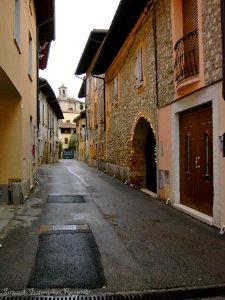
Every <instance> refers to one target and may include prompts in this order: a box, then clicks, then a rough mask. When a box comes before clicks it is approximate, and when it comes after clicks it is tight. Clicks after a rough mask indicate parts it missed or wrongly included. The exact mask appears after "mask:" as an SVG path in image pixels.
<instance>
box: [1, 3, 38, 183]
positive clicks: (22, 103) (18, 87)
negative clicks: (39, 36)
mask: <svg viewBox="0 0 225 300" xmlns="http://www.w3.org/2000/svg"><path fill="white" fill-rule="evenodd" d="M31 4H32V5H31V7H32V14H31V13H30V9H29V1H28V0H23V1H21V16H20V46H19V47H18V46H17V44H16V43H15V41H14V1H12V0H10V1H9V0H1V1H0V20H1V26H0V45H1V51H0V71H1V69H2V70H3V71H4V72H3V73H4V74H7V76H6V79H7V80H6V82H5V79H4V80H3V78H2V76H1V72H0V112H1V114H2V113H3V112H5V113H7V122H2V120H1V123H0V124H1V126H0V132H3V131H4V132H5V129H6V126H9V127H10V128H11V129H10V130H11V131H10V130H9V132H11V133H13V136H16V137H17V138H16V139H15V140H14V146H13V147H12V150H11V151H12V153H10V157H14V163H13V168H12V163H11V162H9V160H4V161H3V158H2V157H1V158H0V159H1V160H2V161H1V166H0V167H1V170H4V171H3V172H1V175H0V184H2V183H3V181H4V182H5V180H6V178H8V176H10V177H13V178H15V177H19V178H21V179H22V180H23V181H28V180H29V179H31V178H32V174H31V171H32V170H33V171H35V170H36V167H35V165H34V163H35V158H34V157H33V156H32V152H31V146H32V144H33V142H34V136H33V137H32V139H33V140H32V141H31V130H30V119H32V131H33V133H35V130H36V129H35V127H34V126H35V125H36V108H37V107H36V101H37V94H36V88H37V74H36V69H37V66H36V43H37V41H36V15H35V9H34V1H32V3H31ZM29 32H30V34H31V37H32V74H31V76H30V77H29V76H28V70H29V68H28V57H29ZM12 95H14V96H16V97H17V98H18V99H17V100H15V99H14V100H12V99H10V101H11V102H10V107H8V102H9V99H8V98H9V97H12ZM6 107H8V108H9V110H7V112H6ZM19 114H20V117H19ZM11 126H13V127H11ZM32 135H33V134H32ZM18 137H19V138H18ZM4 144H5V145H4V147H5V149H8V151H10V150H9V149H11V145H12V142H11V137H9V138H6V136H5V137H4ZM0 151H3V150H0ZM4 151H5V152H6V150H4ZM0 153H2V152H0ZM1 156H2V155H1ZM3 166H4V169H3ZM13 170H15V172H14V171H13Z"/></svg>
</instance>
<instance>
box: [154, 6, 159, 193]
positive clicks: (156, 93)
mask: <svg viewBox="0 0 225 300" xmlns="http://www.w3.org/2000/svg"><path fill="white" fill-rule="evenodd" d="M152 28H153V37H154V56H155V139H156V152H155V153H156V193H157V196H158V197H159V160H158V145H159V142H158V96H159V90H158V62H157V59H158V53H157V24H156V11H155V3H154V6H153V20H152Z"/></svg>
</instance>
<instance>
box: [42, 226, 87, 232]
mask: <svg viewBox="0 0 225 300" xmlns="http://www.w3.org/2000/svg"><path fill="white" fill-rule="evenodd" d="M54 230H55V231H59V230H61V231H78V230H89V226H88V224H76V225H75V224H73V225H52V224H42V225H40V232H47V231H54Z"/></svg>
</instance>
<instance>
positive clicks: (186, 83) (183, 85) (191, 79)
mask: <svg viewBox="0 0 225 300" xmlns="http://www.w3.org/2000/svg"><path fill="white" fill-rule="evenodd" d="M199 81H200V77H199V74H198V75H195V76H192V77H189V78H187V79H184V80H183V81H182V82H180V83H179V84H178V85H177V86H176V89H177V93H183V91H184V90H185V89H186V88H189V87H190V86H191V85H193V84H196V83H197V82H199Z"/></svg>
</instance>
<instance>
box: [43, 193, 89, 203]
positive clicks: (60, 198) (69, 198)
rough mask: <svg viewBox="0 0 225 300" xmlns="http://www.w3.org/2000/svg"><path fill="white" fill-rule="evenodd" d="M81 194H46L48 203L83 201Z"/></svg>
mask: <svg viewBox="0 0 225 300" xmlns="http://www.w3.org/2000/svg"><path fill="white" fill-rule="evenodd" d="M84 202H85V200H84V196H83V195H48V203H84Z"/></svg>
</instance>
